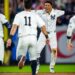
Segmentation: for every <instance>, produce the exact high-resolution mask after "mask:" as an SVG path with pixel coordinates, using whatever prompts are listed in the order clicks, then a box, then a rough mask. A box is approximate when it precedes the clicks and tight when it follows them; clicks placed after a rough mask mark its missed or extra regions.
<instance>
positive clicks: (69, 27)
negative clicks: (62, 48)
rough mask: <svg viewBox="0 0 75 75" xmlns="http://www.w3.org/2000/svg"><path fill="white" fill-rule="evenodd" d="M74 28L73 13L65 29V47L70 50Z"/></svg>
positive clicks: (74, 17)
mask: <svg viewBox="0 0 75 75" xmlns="http://www.w3.org/2000/svg"><path fill="white" fill-rule="evenodd" d="M74 29H75V15H74V16H73V17H72V18H71V19H70V22H69V25H68V29H67V49H68V50H71V49H72V48H73V44H72V41H71V37H72V33H73V30H74Z"/></svg>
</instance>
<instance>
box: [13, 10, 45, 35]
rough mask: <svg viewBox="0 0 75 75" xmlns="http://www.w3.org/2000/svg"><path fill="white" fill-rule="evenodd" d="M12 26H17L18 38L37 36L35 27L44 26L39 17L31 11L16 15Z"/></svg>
mask: <svg viewBox="0 0 75 75" xmlns="http://www.w3.org/2000/svg"><path fill="white" fill-rule="evenodd" d="M13 24H16V25H18V26H19V29H18V36H25V35H37V26H39V27H42V26H43V25H45V23H44V21H43V20H42V19H41V18H40V16H39V15H38V14H36V13H34V12H32V11H30V12H29V11H22V12H20V13H18V14H16V16H15V19H14V21H13Z"/></svg>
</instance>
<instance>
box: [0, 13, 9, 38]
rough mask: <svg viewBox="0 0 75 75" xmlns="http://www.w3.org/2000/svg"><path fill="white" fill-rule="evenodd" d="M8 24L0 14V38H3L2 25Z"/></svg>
mask: <svg viewBox="0 0 75 75" xmlns="http://www.w3.org/2000/svg"><path fill="white" fill-rule="evenodd" d="M6 22H8V21H7V19H6V18H5V16H4V15H3V14H1V13H0V37H3V36H4V34H3V26H2V25H3V24H4V23H6Z"/></svg>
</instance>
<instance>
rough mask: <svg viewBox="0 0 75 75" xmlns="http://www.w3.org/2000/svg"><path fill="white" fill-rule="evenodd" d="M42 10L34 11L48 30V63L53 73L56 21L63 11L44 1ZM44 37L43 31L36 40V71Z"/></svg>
mask: <svg viewBox="0 0 75 75" xmlns="http://www.w3.org/2000/svg"><path fill="white" fill-rule="evenodd" d="M44 8H45V9H43V10H36V12H37V13H38V14H39V15H40V16H41V17H42V19H43V20H44V22H45V23H46V30H47V32H48V36H49V40H50V44H48V46H50V47H51V63H50V72H53V73H54V66H55V63H56V58H57V36H56V21H57V18H58V17H59V16H62V15H63V14H64V11H62V10H57V9H53V8H52V2H50V1H49V0H48V1H45V3H44ZM45 39H46V38H45V37H44V35H43V33H42V32H41V33H40V36H39V39H38V42H37V58H38V59H37V69H36V73H38V70H39V66H40V64H39V57H40V53H41V51H42V50H43V48H44V46H45V45H46V43H45Z"/></svg>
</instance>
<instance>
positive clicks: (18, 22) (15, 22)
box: [13, 15, 20, 26]
mask: <svg viewBox="0 0 75 75" xmlns="http://www.w3.org/2000/svg"><path fill="white" fill-rule="evenodd" d="M14 24H15V25H17V26H19V25H20V18H19V16H18V15H16V16H15V18H14V21H13V25H14Z"/></svg>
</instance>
